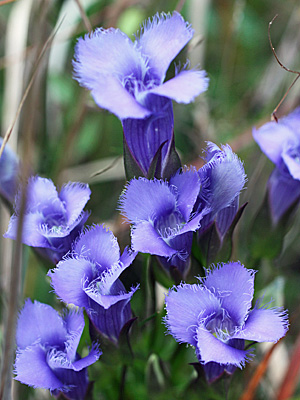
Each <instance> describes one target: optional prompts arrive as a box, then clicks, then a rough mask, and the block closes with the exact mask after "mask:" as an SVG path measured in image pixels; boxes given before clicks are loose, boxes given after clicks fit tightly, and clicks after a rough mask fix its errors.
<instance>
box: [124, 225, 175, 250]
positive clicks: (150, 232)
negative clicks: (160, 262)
mask: <svg viewBox="0 0 300 400" xmlns="http://www.w3.org/2000/svg"><path fill="white" fill-rule="evenodd" d="M131 246H132V248H133V250H134V251H139V252H141V253H149V254H155V255H157V256H163V257H171V256H172V255H174V254H176V253H177V250H176V249H172V248H171V247H170V246H169V245H168V244H167V243H166V241H165V240H164V239H163V238H162V237H161V236H160V235H159V233H158V232H157V230H156V229H154V227H153V225H152V224H151V223H150V222H148V221H145V222H140V223H138V224H137V225H135V226H134V227H133V228H132V230H131Z"/></svg>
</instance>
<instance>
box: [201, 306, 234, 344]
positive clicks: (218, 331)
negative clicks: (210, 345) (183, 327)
mask: <svg viewBox="0 0 300 400" xmlns="http://www.w3.org/2000/svg"><path fill="white" fill-rule="evenodd" d="M206 329H207V330H209V331H210V332H211V333H212V335H213V336H214V337H216V338H217V339H219V340H221V341H222V342H227V341H228V340H229V339H230V336H231V335H232V334H233V332H234V329H235V324H234V322H233V321H232V319H231V318H230V316H229V314H228V312H227V311H226V310H224V309H223V308H221V309H220V311H219V312H218V313H217V314H216V315H215V316H213V317H212V319H211V320H210V321H209V322H208V323H207V324H206Z"/></svg>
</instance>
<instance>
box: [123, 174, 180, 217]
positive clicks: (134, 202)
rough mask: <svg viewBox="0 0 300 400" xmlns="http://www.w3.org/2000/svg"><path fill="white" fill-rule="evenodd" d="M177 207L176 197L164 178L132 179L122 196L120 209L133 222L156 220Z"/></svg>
mask: <svg viewBox="0 0 300 400" xmlns="http://www.w3.org/2000/svg"><path fill="white" fill-rule="evenodd" d="M175 207H176V197H175V195H174V194H173V193H172V191H171V190H170V188H169V186H168V184H167V183H166V182H164V181H163V180H157V179H155V180H151V181H150V180H148V179H145V178H139V179H132V180H131V181H130V182H129V184H128V185H127V187H126V189H125V191H124V192H123V193H122V195H121V197H120V209H121V211H122V213H123V215H125V216H126V218H127V219H128V220H129V221H130V222H132V223H136V222H139V221H151V220H152V221H154V220H155V219H157V218H159V217H160V216H164V215H168V214H170V213H172V212H173V211H174V210H175Z"/></svg>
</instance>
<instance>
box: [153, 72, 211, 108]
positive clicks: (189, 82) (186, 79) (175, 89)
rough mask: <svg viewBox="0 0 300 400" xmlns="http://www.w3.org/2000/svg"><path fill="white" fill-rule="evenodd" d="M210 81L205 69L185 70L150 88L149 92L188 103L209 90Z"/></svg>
mask: <svg viewBox="0 0 300 400" xmlns="http://www.w3.org/2000/svg"><path fill="white" fill-rule="evenodd" d="M208 81H209V79H208V78H207V77H206V72H205V71H196V70H188V71H187V70H183V71H181V72H179V74H178V75H176V76H175V77H174V78H173V79H170V80H169V81H167V82H165V83H164V84H162V85H160V86H156V87H154V88H153V89H151V90H149V93H153V94H158V95H159V96H164V97H168V98H169V99H172V100H175V101H176V102H177V103H185V104H188V103H190V102H191V101H193V100H194V99H195V97H197V96H199V94H200V93H202V92H204V91H205V90H207V87H208Z"/></svg>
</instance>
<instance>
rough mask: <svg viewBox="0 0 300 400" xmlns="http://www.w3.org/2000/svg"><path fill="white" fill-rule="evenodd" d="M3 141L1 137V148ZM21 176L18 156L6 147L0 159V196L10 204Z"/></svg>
mask: <svg viewBox="0 0 300 400" xmlns="http://www.w3.org/2000/svg"><path fill="white" fill-rule="evenodd" d="M2 143H3V139H2V138H1V137H0V148H1V146H2ZM18 175H19V159H18V156H17V155H16V154H15V153H14V152H13V151H12V150H11V149H10V148H9V146H8V145H6V146H5V148H4V151H3V153H2V156H1V158H0V196H1V197H3V198H4V199H5V200H6V201H7V202H8V203H9V204H12V203H13V201H14V197H15V194H16V191H17V183H18Z"/></svg>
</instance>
